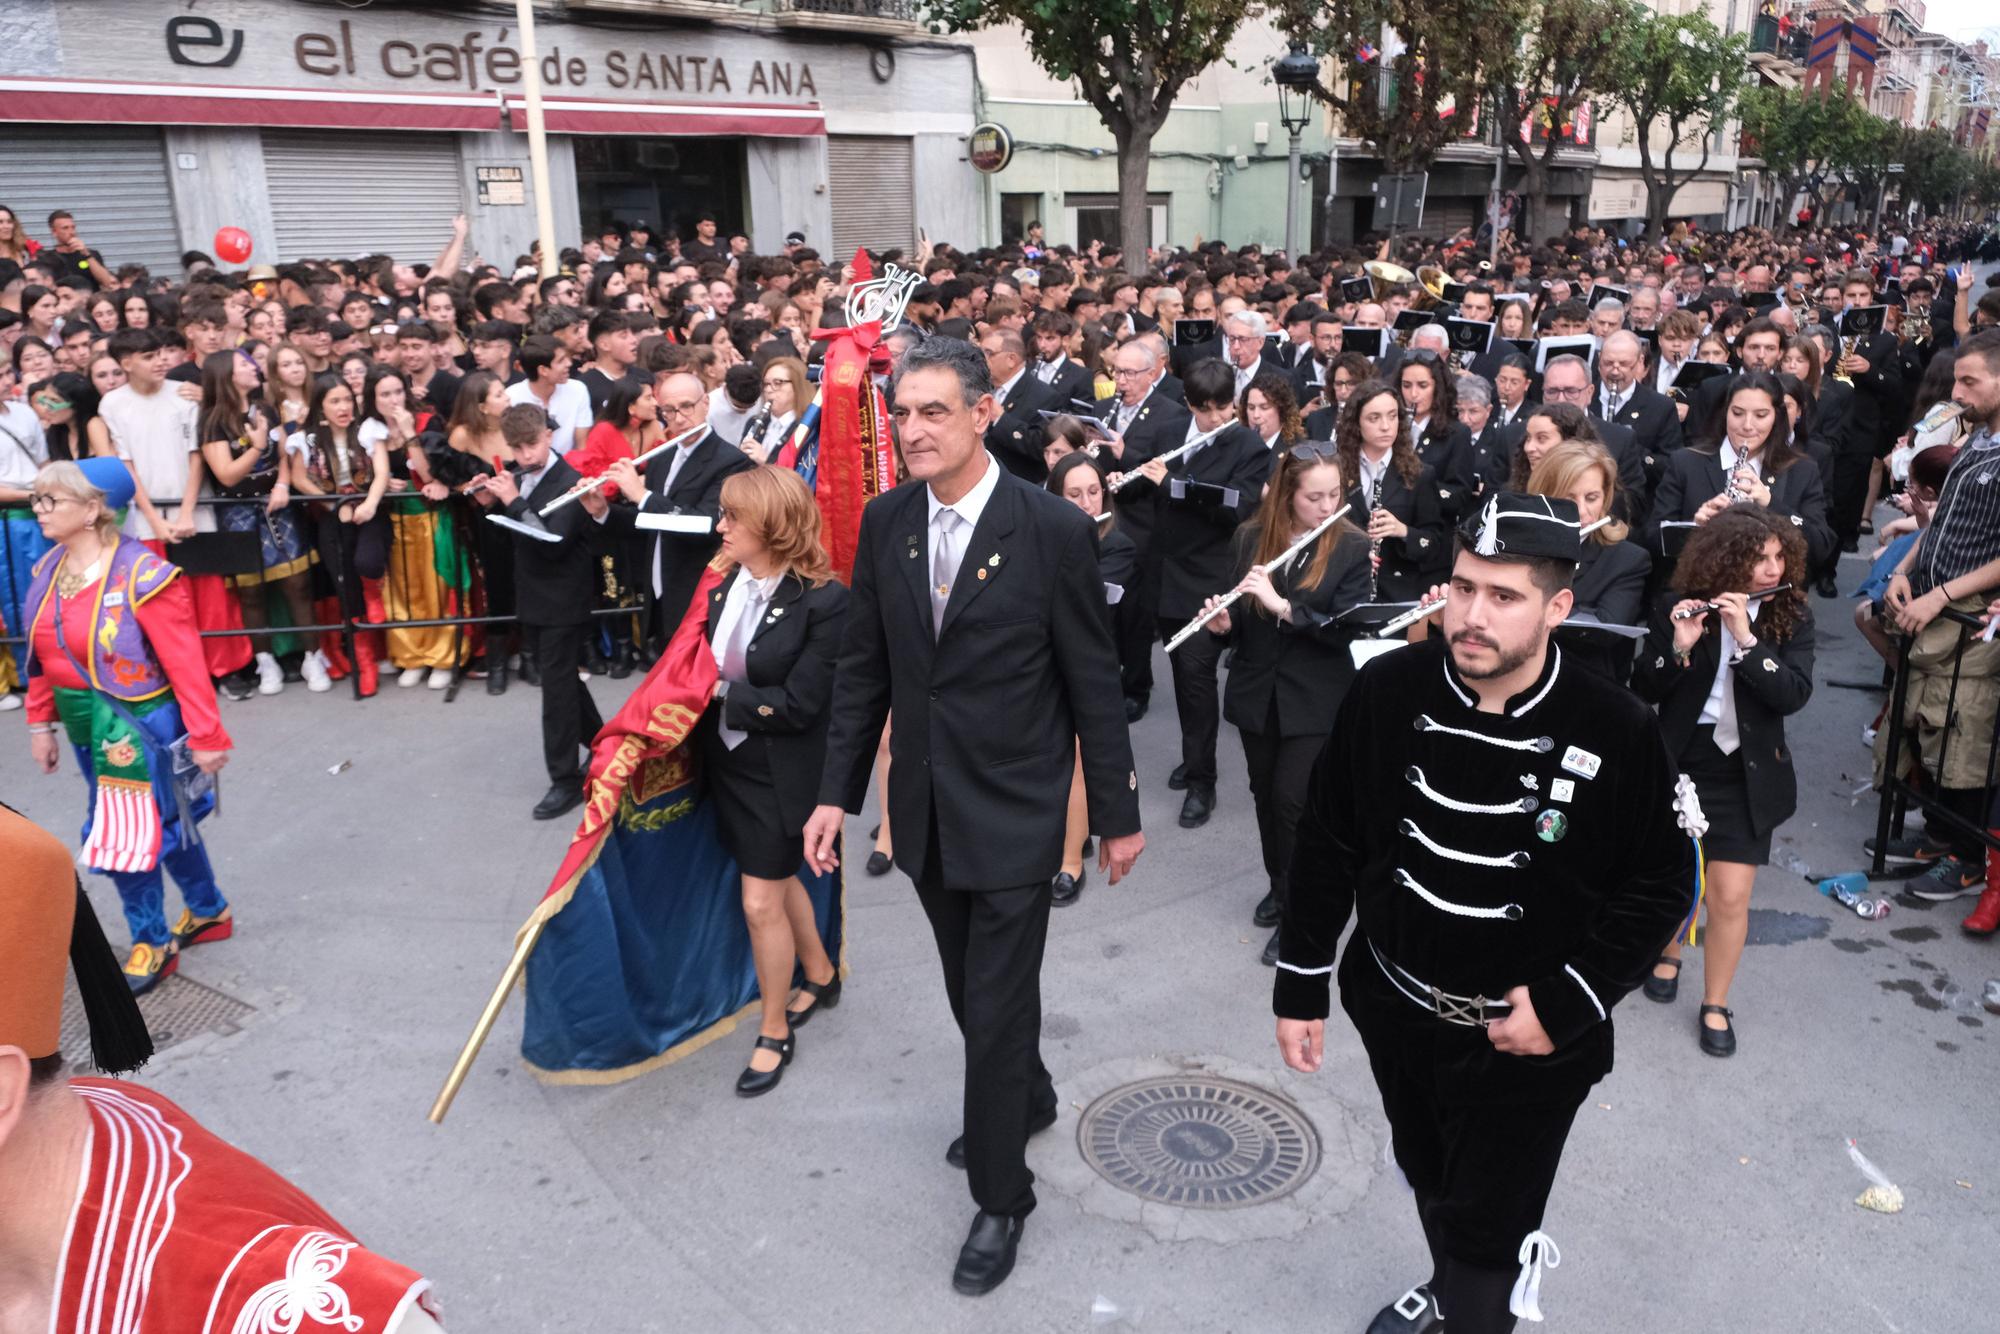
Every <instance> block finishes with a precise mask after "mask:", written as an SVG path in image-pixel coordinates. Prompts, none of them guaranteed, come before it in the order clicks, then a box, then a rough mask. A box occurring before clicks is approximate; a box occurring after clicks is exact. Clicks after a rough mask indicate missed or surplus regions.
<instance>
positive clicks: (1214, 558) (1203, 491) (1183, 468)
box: [1111, 361, 1283, 829]
mask: <svg viewBox="0 0 2000 1334" xmlns="http://www.w3.org/2000/svg"><path fill="white" fill-rule="evenodd" d="M1185 383H1186V385H1187V394H1188V406H1189V408H1190V409H1191V410H1192V412H1193V420H1192V421H1191V422H1189V424H1188V428H1187V430H1188V434H1187V437H1186V438H1187V439H1188V440H1193V439H1194V438H1195V437H1197V436H1199V435H1203V434H1206V433H1207V432H1210V431H1218V430H1219V431H1220V432H1221V434H1220V435H1217V436H1216V437H1215V438H1214V439H1212V440H1210V441H1209V442H1208V443H1207V444H1204V445H1201V446H1200V447H1198V448H1197V449H1196V450H1195V451H1194V452H1193V453H1192V454H1187V455H1183V456H1182V457H1181V458H1178V459H1176V460H1174V462H1173V463H1172V464H1169V463H1167V462H1166V460H1165V459H1162V458H1157V457H1156V458H1153V459H1151V460H1149V461H1148V462H1146V463H1145V464H1143V465H1141V466H1140V468H1139V470H1138V479H1137V480H1134V481H1132V482H1130V483H1129V484H1127V485H1125V486H1124V487H1122V488H1121V489H1120V491H1119V492H1118V497H1119V503H1120V504H1121V505H1124V506H1125V512H1127V513H1130V512H1131V511H1132V510H1134V509H1137V508H1138V507H1140V506H1142V505H1146V504H1149V503H1150V504H1151V505H1152V506H1153V510H1154V514H1155V515H1156V518H1155V525H1156V526H1155V529H1154V538H1153V547H1154V551H1155V553H1156V559H1157V561H1158V563H1159V567H1160V600H1159V615H1158V632H1159V635H1160V637H1161V638H1162V639H1171V638H1172V637H1173V635H1174V632H1175V631H1176V630H1179V629H1180V628H1181V627H1182V626H1183V625H1186V624H1187V623H1188V621H1189V620H1190V619H1192V618H1193V616H1194V615H1195V613H1196V612H1198V611H1200V610H1201V604H1202V599H1204V598H1206V597H1207V596H1208V595H1209V594H1210V593H1213V592H1214V591H1215V590H1216V589H1218V588H1222V587H1224V586H1226V585H1227V583H1228V580H1229V576H1230V568H1231V563H1232V561H1233V560H1234V556H1233V554H1232V552H1231V550H1230V536H1231V535H1232V534H1233V533H1235V531H1236V528H1237V525H1238V524H1240V523H1242V522H1243V520H1244V519H1246V518H1248V517H1249V516H1250V514H1251V513H1252V512H1254V511H1255V510H1256V508H1257V502H1258V499H1259V498H1260V497H1261V495H1262V493H1263V490H1264V479H1265V478H1266V477H1268V476H1269V475H1270V470H1271V455H1270V452H1269V451H1268V450H1266V449H1265V448H1264V442H1263V440H1261V439H1259V438H1258V435H1257V433H1256V432H1255V431H1253V430H1251V429H1250V428H1249V427H1247V426H1244V425H1241V424H1239V423H1237V422H1236V420H1235V419H1236V404H1235V400H1234V397H1233V394H1234V390H1235V387H1236V379H1235V376H1234V375H1233V374H1232V373H1231V371H1230V368H1229V367H1228V366H1227V365H1225V364H1223V363H1222V362H1219V361H1198V362H1196V363H1195V364H1194V365H1193V366H1190V367H1189V368H1188V373H1187V380H1186V382H1185ZM1277 383H1281V384H1282V383H1283V377H1279V379H1278V381H1277ZM1183 443H1184V442H1183ZM1111 480H1112V483H1113V484H1114V485H1116V484H1117V483H1118V480H1119V474H1117V473H1113V474H1112V479H1111ZM1221 658H1222V645H1221V643H1220V641H1218V640H1216V639H1213V638H1211V637H1209V636H1206V635H1196V636H1194V637H1193V638H1191V639H1189V640H1188V641H1187V642H1186V643H1184V644H1182V645H1181V646H1180V647H1179V648H1177V649H1175V650H1174V651H1173V653H1172V654H1171V655H1169V657H1168V662H1169V665H1171V666H1172V668H1173V672H1174V709H1175V712H1176V713H1177V714H1178V715H1179V717H1180V724H1181V762H1180V766H1179V767H1178V768H1176V769H1175V770H1174V772H1173V775H1172V777H1171V778H1170V779H1169V782H1171V783H1172V784H1174V785H1175V786H1177V787H1184V788H1185V789H1186V790H1187V796H1186V798H1185V799H1184V800H1183V801H1182V803H1181V815H1180V824H1181V828H1183V829H1199V828H1200V827H1201V826H1202V825H1204V824H1207V823H1208V817H1209V815H1210V813H1211V812H1213V811H1214V809H1215V738H1216V734H1217V732H1218V731H1219V730H1220V729H1221V725H1222V724H1221V719H1222V704H1221V699H1220V696H1219V694H1218V687H1217V683H1216V668H1217V665H1218V664H1219V662H1220V661H1221Z"/></svg>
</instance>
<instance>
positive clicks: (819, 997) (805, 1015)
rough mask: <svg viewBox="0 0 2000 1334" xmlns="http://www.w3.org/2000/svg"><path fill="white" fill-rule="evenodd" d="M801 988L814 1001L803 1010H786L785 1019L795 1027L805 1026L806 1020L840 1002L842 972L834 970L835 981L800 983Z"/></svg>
mask: <svg viewBox="0 0 2000 1334" xmlns="http://www.w3.org/2000/svg"><path fill="white" fill-rule="evenodd" d="M799 990H800V991H801V992H802V993H804V994H805V995H808V996H811V997H812V998H813V1003H812V1004H811V1005H808V1006H806V1007H805V1008H804V1009H803V1010H787V1011H785V1020H786V1022H787V1023H789V1024H791V1026H792V1027H793V1028H804V1027H805V1023H806V1020H808V1019H810V1018H812V1017H813V1016H814V1015H816V1014H818V1013H819V1012H820V1011H821V1010H831V1009H832V1008H833V1007H834V1006H836V1005H838V1004H840V972H839V970H837V969H836V970H835V971H834V974H833V981H831V982H805V983H802V984H800V986H799Z"/></svg>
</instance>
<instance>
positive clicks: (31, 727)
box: [28, 723, 56, 735]
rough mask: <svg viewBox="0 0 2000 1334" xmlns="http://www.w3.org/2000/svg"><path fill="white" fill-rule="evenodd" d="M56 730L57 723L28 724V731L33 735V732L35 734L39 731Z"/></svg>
mask: <svg viewBox="0 0 2000 1334" xmlns="http://www.w3.org/2000/svg"><path fill="white" fill-rule="evenodd" d="M55 730H56V725H55V724H54V723H29V724H28V732H29V733H30V734H31V735H32V734H34V733H37V732H53V731H55Z"/></svg>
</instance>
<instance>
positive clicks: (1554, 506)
mask: <svg viewBox="0 0 2000 1334" xmlns="http://www.w3.org/2000/svg"><path fill="white" fill-rule="evenodd" d="M1458 539H1459V541H1460V542H1462V543H1463V544H1464V546H1465V550H1467V551H1470V552H1472V553H1473V554H1474V555H1476V556H1539V557H1542V558H1545V559H1548V560H1566V561H1569V562H1570V563H1571V564H1575V563H1576V562H1577V561H1579V560H1581V559H1582V558H1583V522H1582V520H1581V518H1579V517H1578V515H1577V512H1576V502H1575V501H1573V500H1564V499H1562V498H1560V497H1558V496H1524V495H1521V494H1520V493H1518V492H1514V491H1502V492H1500V493H1499V494H1497V495H1495V496H1493V497H1492V498H1490V499H1489V500H1487V502H1486V503H1485V504H1484V505H1483V506H1481V507H1480V508H1479V509H1478V510H1477V511H1475V512H1474V513H1472V514H1469V515H1467V516H1466V518H1465V521H1464V522H1463V523H1461V524H1459V526H1458Z"/></svg>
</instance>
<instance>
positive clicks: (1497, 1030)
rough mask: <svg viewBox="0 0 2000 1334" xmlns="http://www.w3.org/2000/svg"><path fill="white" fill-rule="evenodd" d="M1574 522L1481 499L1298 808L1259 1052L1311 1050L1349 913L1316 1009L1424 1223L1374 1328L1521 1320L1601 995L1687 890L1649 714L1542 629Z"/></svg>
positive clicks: (1560, 505) (1499, 1324)
mask: <svg viewBox="0 0 2000 1334" xmlns="http://www.w3.org/2000/svg"><path fill="white" fill-rule="evenodd" d="M1579 526H1580V525H1579V524H1578V522H1577V517H1576V512H1575V510H1574V508H1573V507H1572V506H1570V505H1568V504H1566V503H1565V502H1563V501H1560V500H1554V499H1550V498H1548V497H1543V496H1521V495H1515V494H1506V493H1503V494H1500V495H1496V496H1491V497H1489V498H1488V499H1487V501H1486V504H1485V505H1482V506H1481V507H1480V509H1479V511H1478V512H1477V516H1476V518H1475V520H1469V521H1468V523H1467V526H1466V527H1465V528H1462V529H1461V530H1460V532H1461V538H1460V545H1459V549H1458V552H1457V555H1456V558H1455V560H1454V562H1453V565H1452V579H1451V587H1450V591H1449V596H1448V598H1447V600H1446V602H1445V604H1444V607H1443V609H1442V611H1441V613H1440V615H1441V618H1442V630H1443V633H1442V634H1441V635H1434V636H1432V637H1431V638H1429V639H1427V640H1425V641H1424V642H1423V643H1419V644H1412V645H1410V646H1408V647H1406V648H1399V649H1396V650H1395V651H1394V652H1392V653H1389V654H1387V655H1385V656H1383V657H1380V658H1377V659H1376V660H1374V661H1373V662H1371V663H1369V664H1368V665H1367V666H1366V667H1364V668H1362V669H1361V671H1360V673H1359V674H1358V675H1357V676H1356V678H1355V680H1354V683H1353V685H1352V686H1351V687H1349V689H1348V692H1347V698H1346V700H1345V701H1343V702H1342V704H1341V708H1340V713H1339V715H1338V717H1336V719H1335V720H1334V726H1333V734H1332V735H1331V736H1330V737H1329V738H1328V739H1327V744H1326V748H1325V750H1324V751H1323V752H1322V753H1321V757H1320V760H1319V762H1318V764H1317V765H1316V766H1315V767H1314V770H1313V774H1312V778H1311V782H1310V784H1309V786H1308V790H1307V797H1306V806H1305V810H1304V811H1303V812H1302V813H1301V814H1300V816H1299V824H1298V832H1297V837H1296V851H1295V852H1294V854H1293V858H1292V872H1291V880H1290V886H1289V889H1290V894H1289V898H1288V899H1287V901H1286V904H1285V912H1284V919H1283V922H1282V925H1281V927H1280V935H1279V945H1278V970H1277V978H1276V984H1275V987H1274V990H1273V996H1272V1007H1273V1009H1275V1010H1276V1012H1277V1014H1278V1024H1277V1037H1278V1045H1279V1049H1280V1051H1281V1052H1282V1054H1283V1056H1284V1059H1285V1063H1286V1064H1287V1065H1289V1066H1290V1067H1292V1068H1293V1069H1295V1070H1299V1071H1301V1072H1305V1073H1311V1072H1313V1071H1316V1070H1318V1069H1319V1067H1320V1064H1321V1060H1322V1056H1323V1052H1324V1042H1325V1019H1326V1016H1327V1012H1328V1008H1329V1000H1330V997H1329V995H1328V981H1329V978H1330V977H1331V976H1332V974H1333V972H1334V969H1335V953H1336V947H1337V945H1338V943H1339V941H1340V937H1341V934H1342V931H1343V929H1344V928H1345V927H1346V925H1347V922H1348V919H1349V917H1350V916H1352V917H1353V918H1354V920H1355V928H1354V933H1353V935H1352V937H1351V938H1350V939H1349V941H1348V946H1347V951H1346V954H1345V957H1343V958H1341V959H1340V961H1339V978H1340V999H1341V1006H1342V1008H1343V1009H1344V1010H1345V1011H1346V1012H1347V1015H1348V1017H1349V1019H1351V1020H1352V1022H1353V1024H1354V1027H1355V1029H1356V1031H1357V1032H1358V1033H1359V1034H1360V1037H1361V1041H1362V1045H1363V1047H1364V1048H1365V1049H1366V1051H1367V1055H1368V1063H1369V1066H1370V1068H1371V1069H1372V1071H1373V1073H1374V1076H1375V1082H1376V1085H1377V1087H1378V1089H1379V1091H1380V1093H1381V1097H1382V1109H1383V1112H1384V1113H1385V1115H1386V1116H1387V1118H1388V1122H1389V1128H1390V1134H1391V1138H1392V1144H1393V1148H1394V1150H1395V1157H1396V1164H1397V1166H1398V1167H1400V1168H1401V1169H1402V1171H1403V1175H1404V1176H1405V1177H1406V1178H1407V1179H1408V1181H1409V1184H1410V1186H1411V1188H1412V1190H1413V1191H1414V1193H1415V1200H1416V1207H1417V1216H1418V1218H1419V1220H1420V1221H1421V1223H1422V1226H1423V1231H1424V1236H1425V1239H1426V1240H1427V1241H1428V1242H1429V1243H1430V1252H1431V1260H1432V1266H1433V1268H1432V1271H1431V1275H1430V1277H1429V1279H1428V1281H1426V1282H1423V1283H1419V1284H1418V1285H1416V1286H1415V1287H1413V1288H1412V1289H1410V1290H1409V1291H1408V1292H1406V1293H1405V1294H1404V1296H1403V1297H1402V1298H1401V1299H1400V1300H1399V1301H1397V1302H1395V1303H1394V1304H1392V1305H1391V1306H1389V1307H1387V1308H1386V1309H1384V1310H1383V1311H1382V1312H1381V1313H1380V1314H1379V1315H1377V1317H1376V1318H1375V1320H1374V1322H1373V1323H1372V1324H1371V1325H1370V1326H1369V1328H1370V1329H1372V1330H1374V1331H1376V1332H1377V1334H1381V1332H1382V1331H1399V1332H1401V1334H1416V1331H1435V1330H1438V1329H1440V1328H1443V1329H1445V1330H1449V1331H1451V1332H1452V1334H1499V1332H1500V1331H1506V1330H1511V1329H1513V1328H1514V1318H1513V1316H1514V1314H1520V1315H1523V1316H1528V1317H1530V1318H1539V1317H1540V1315H1541V1310H1540V1304H1539V1295H1540V1294H1539V1289H1540V1288H1541V1286H1542V1283H1543V1282H1544V1280H1545V1277H1547V1278H1548V1280H1549V1281H1553V1277H1552V1275H1545V1271H1546V1270H1548V1269H1549V1268H1550V1266H1551V1265H1552V1264H1553V1263H1554V1262H1555V1261H1556V1260H1557V1259H1558V1257H1557V1256H1556V1255H1555V1254H1554V1253H1553V1252H1554V1244H1553V1242H1552V1241H1551V1240H1550V1238H1549V1237H1548V1234H1546V1233H1545V1232H1543V1231H1542V1222H1543V1211H1544V1209H1545V1207H1546V1205H1547V1201H1548V1197H1549V1191H1550V1188H1551V1186H1552V1185H1553V1184H1554V1181H1555V1175H1556V1170H1557V1168H1558V1166H1559V1165H1560V1163H1561V1160H1562V1154H1563V1149H1564V1145H1565V1141H1566V1140H1567V1138H1568V1135H1569V1131H1570V1127H1571V1125H1572V1124H1573V1122H1574V1120H1575V1117H1576V1113H1577V1110H1578V1108H1579V1107H1580V1106H1581V1105H1582V1103H1583V1099H1584V1098H1585V1097H1586V1096H1587V1095H1588V1092H1589V1090H1590V1088H1591V1086H1592V1085H1594V1084H1595V1083H1596V1082H1597V1081H1598V1080H1600V1079H1602V1078H1603V1077H1604V1076H1605V1075H1606V1074H1607V1073H1609V1072H1610V1070H1611V1066H1612V1056H1613V1051H1612V1045H1613V1035H1612V1025H1611V1023H1610V1022H1609V1019H1610V1012H1611V1010H1612V1009H1613V1007H1615V1006H1616V1005H1617V1004H1618V1001H1619V1000H1620V999H1621V998H1622V997H1623V996H1624V995H1625V993H1626V992H1627V991H1629V990H1631V989H1632V988H1633V987H1634V986H1636V985H1637V984H1638V983H1639V982H1640V980H1641V979H1642V978H1644V977H1645V974H1646V962H1647V960H1648V959H1651V958H1654V957H1655V956H1657V954H1658V953H1659V950H1660V947H1661V944H1662V942H1664V941H1665V940H1666V938H1667V936H1668V935H1669V934H1670V933H1671V932H1672V931H1673V928H1674V924H1675V923H1676V922H1677V921H1679V920H1680V919H1681V917H1682V916H1684V915H1685V914H1686V912H1687V908H1688V903H1689V900H1690V899H1691V898H1692V893H1693V883H1694V850H1693V845H1692V843H1691V842H1690V841H1689V839H1688V837H1687V835H1686V834H1685V833H1683V832H1682V831H1681V829H1680V828H1679V827H1678V825H1677V821H1676V819H1675V813H1674V808H1673V802H1674V796H1675V793H1674V776H1673V770H1672V768H1671V765H1670V762H1669V757H1668V754H1667V748H1666V746H1665V744H1664V743H1663V742H1662V741H1661V739H1660V729H1659V725H1658V724H1657V723H1656V722H1655V721H1654V719H1653V718H1652V716H1651V714H1650V712H1649V711H1648V710H1647V709H1646V707H1645V706H1644V705H1643V704H1642V703H1641V702H1640V701H1639V700H1637V699H1636V698H1634V697H1633V696H1632V694H1631V692H1629V691H1626V690H1622V689H1620V688H1619V687H1618V686H1616V685H1614V684H1612V683H1611V682H1609V681H1606V680H1604V679H1603V678H1602V677H1600V676H1597V675H1596V674H1594V673H1591V672H1579V671H1572V670H1565V666H1566V664H1565V663H1564V662H1563V658H1564V656H1565V655H1564V654H1563V652H1562V650H1561V649H1560V648H1559V647H1558V646H1555V645H1553V644H1551V643H1550V636H1551V633H1552V631H1553V630H1554V629H1555V627H1556V626H1557V625H1559V624H1561V623H1562V621H1563V619H1564V617H1566V616H1567V615H1568V614H1569V611H1570V601H1571V593H1570V590H1569V587H1568V584H1569V579H1570V573H1571V570H1572V569H1573V568H1574V566H1575V564H1576V561H1577V556H1578V554H1579V553H1578V550H1577V537H1578V528H1579ZM1563 1272H1567V1271H1563ZM1440 1307H1442V1308H1443V1311H1444V1313H1445V1314H1444V1316H1443V1317H1441V1316H1440V1315H1439V1308H1440ZM1440 1319H1442V1320H1443V1324H1442V1326H1440V1324H1439V1321H1440Z"/></svg>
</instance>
